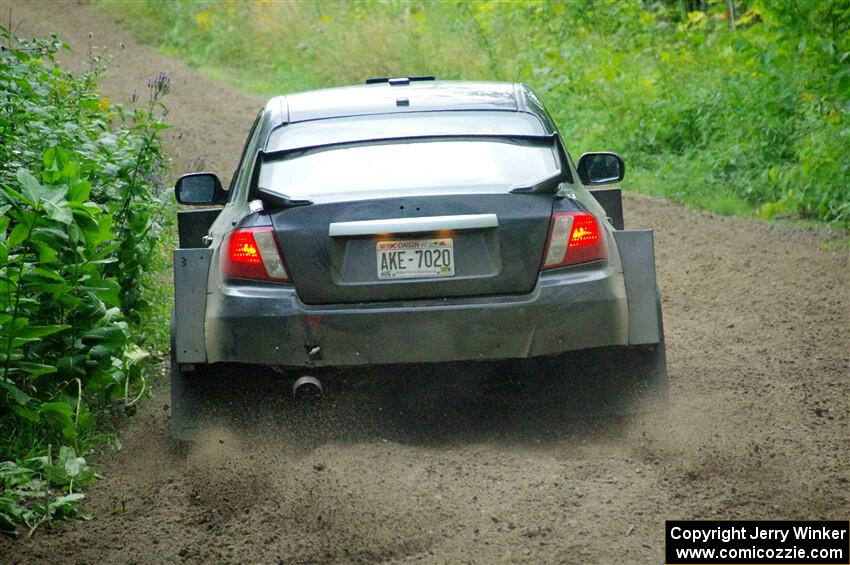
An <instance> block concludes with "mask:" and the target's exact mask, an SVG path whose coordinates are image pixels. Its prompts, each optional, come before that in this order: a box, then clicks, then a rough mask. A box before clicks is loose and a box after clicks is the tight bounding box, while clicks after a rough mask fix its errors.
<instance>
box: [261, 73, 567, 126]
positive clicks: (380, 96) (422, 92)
mask: <svg viewBox="0 0 850 565" xmlns="http://www.w3.org/2000/svg"><path fill="white" fill-rule="evenodd" d="M462 110H472V111H475V110H490V111H505V112H525V113H529V114H532V115H535V116H536V117H537V118H538V119H540V121H541V122H542V123H543V126H544V129H545V130H546V131H547V133H549V134H551V133H554V132H555V131H556V129H555V126H554V123H553V122H552V120H551V118H550V117H549V114H548V113H547V112H546V110H545V108H544V107H543V105H542V103H541V102H540V101H539V99H538V98H537V96H536V95H535V94H534V93H533V92H532V91H531V89H530V88H528V87H527V86H526V85H524V84H518V83H509V82H473V81H441V80H427V81H418V80H417V81H405V80H400V81H395V80H394V81H387V82H379V83H375V84H364V85H358V86H346V87H340V88H327V89H323V90H313V91H309V92H300V93H297V94H288V95H285V96H276V97H274V98H272V99H271V100H269V102H268V104H267V105H266V114H267V116H268V117H269V118H270V119H271V121H272V122H273V123H271V124H269V125H270V126H271V127H276V126H279V125H284V124H292V123H298V122H305V121H310V120H322V119H328V118H341V117H350V116H364V115H376V114H392V113H396V114H398V113H409V112H438V111H462ZM274 122H276V123H274Z"/></svg>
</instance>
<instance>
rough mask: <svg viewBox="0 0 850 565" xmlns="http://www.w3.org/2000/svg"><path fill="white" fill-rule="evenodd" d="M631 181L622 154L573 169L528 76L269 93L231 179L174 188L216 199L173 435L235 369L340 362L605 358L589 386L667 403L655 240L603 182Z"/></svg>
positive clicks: (206, 226) (178, 343) (180, 253)
mask: <svg viewBox="0 0 850 565" xmlns="http://www.w3.org/2000/svg"><path fill="white" fill-rule="evenodd" d="M624 172H625V166H624V164H623V160H622V159H621V158H620V157H619V156H618V155H616V154H614V153H585V154H584V155H582V156H581V158H580V159H578V161H577V162H574V161H573V159H572V157H571V156H570V154H569V152H568V151H567V148H566V147H565V144H564V140H563V139H562V138H561V136H560V134H559V133H558V129H557V128H556V126H555V123H554V122H553V120H552V118H551V117H550V115H549V113H548V112H547V111H546V109H545V108H544V107H543V105H542V103H541V101H540V99H539V98H538V97H537V96H536V95H535V94H534V93H533V92H532V90H531V89H530V88H529V87H527V86H525V85H523V84H512V83H502V82H465V81H438V80H434V79H433V78H432V77H403V78H386V79H370V80H369V81H367V84H365V85H358V86H351V87H344V88H332V89H325V90H316V91H312V92H304V93H298V94H291V95H286V96H278V97H275V98H272V99H271V100H269V102H268V103H267V104H266V105H265V107H264V108H263V109H262V110H260V112H259V114H258V115H257V118H256V120H255V122H254V125H253V127H252V128H251V130H250V133H249V135H248V139H247V142H246V144H245V147H244V149H243V151H242V157H241V160H240V162H239V165H238V168H237V170H236V172H235V174H234V175H233V178H232V180H231V181H230V183H229V187H228V188H226V189H225V188H224V187H223V186H222V183H221V182H220V181H219V179H218V177H217V176H216V175H215V174H213V173H208V172H203V173H192V174H188V175H184V176H183V177H181V178H180V179H179V180H178V182H177V184H176V187H175V189H176V196H177V200H178V202H180V203H181V204H184V205H188V206H198V207H203V208H200V209H190V210H185V211H181V212H179V214H178V227H179V249H177V250H176V251H175V253H174V284H175V309H174V319H173V324H172V372H171V381H172V387H171V390H172V404H171V409H172V425H173V433H174V434H175V435H176V436H178V437H187V436H191V435H192V433H193V431H194V430H195V429H196V427H197V426H198V422H199V416H200V414H199V410H200V408H199V399H200V398H202V397H203V395H204V394H205V393H207V383H208V382H209V381H210V379H211V378H212V376H214V375H216V374H217V373H218V372H219V370H220V369H221V368H223V367H227V366H233V364H239V366H250V365H257V366H266V367H271V368H274V369H276V370H277V371H278V372H279V373H280V374H281V375H290V376H292V378H298V381H297V382H296V388H298V387H299V386H301V385H305V386H312V387H320V386H321V380H320V378H321V375H322V374H323V370H326V369H328V368H335V369H339V368H345V367H356V366H376V365H377V366H379V365H387V364H400V363H444V362H454V361H485V360H486V361H493V360H505V361H510V360H515V359H529V358H546V359H548V360H549V361H548V362H549V363H550V366H551V362H552V360H555V362H556V364H557V363H564V364H569V363H570V359H571V355H570V353H571V352H575V351H579V350H594V351H603V352H604V355H603V358H604V359H605V360H606V362H605V363H603V364H600V366H599V367H600V369H599V370H598V371H596V372H595V374H593V375H591V378H593V379H603V380H607V379H610V380H612V382H613V381H615V380H616V379H623V378H626V379H627V380H630V381H632V382H637V383H640V387H639V388H640V389H641V390H644V391H646V393H647V396H656V397H659V396H664V395H665V394H666V388H667V370H666V359H665V349H664V334H663V328H662V317H661V304H660V299H659V292H658V289H657V286H656V276H655V262H654V250H653V234H652V231H651V230H626V229H624V225H623V212H622V204H621V198H620V189H619V188H616V187H613V188H612V187H605V188H598V187H600V186H603V185H617V184H618V183H619V182H620V181H621V180H622V179H623V175H624ZM612 360H614V361H617V360H619V361H620V362H617V363H612V362H611V361H612ZM603 368H604V369H603ZM234 374H235V375H237V376H236V377H232V378H239V379H246V380H249V379H251V374H252V373H251V371H248V370H246V371H243V372H241V373H239V372H237V373H234ZM299 377H300V378H299ZM281 378H285V377H284V376H282V377H281ZM555 378H557V377H555Z"/></svg>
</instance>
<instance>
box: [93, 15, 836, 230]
mask: <svg viewBox="0 0 850 565" xmlns="http://www.w3.org/2000/svg"><path fill="white" fill-rule="evenodd" d="M100 3H101V5H102V6H103V7H104V8H105V9H107V10H109V11H110V12H111V13H113V14H114V15H116V17H118V18H120V19H122V20H123V21H124V22H125V23H126V24H127V25H129V26H130V27H131V28H134V29H136V30H140V31H141V32H142V34H143V35H144V37H145V38H147V39H148V40H151V41H155V42H158V43H159V44H161V45H162V46H163V47H164V48H165V49H166V50H167V51H168V52H171V53H173V54H176V55H179V56H181V57H184V58H186V59H187V60H188V61H189V62H190V63H192V64H195V65H198V66H202V67H204V68H207V69H208V70H210V71H211V72H213V73H214V74H216V75H218V76H222V77H225V78H228V79H229V80H231V81H233V82H234V83H235V84H237V85H239V86H242V87H248V88H251V89H252V90H255V91H260V92H264V93H275V94H277V93H281V92H289V91H295V90H304V89H311V88H320V87H326V86H336V85H342V84H351V83H359V82H361V81H362V80H363V79H364V78H366V77H369V76H403V75H408V74H429V73H430V74H436V75H437V76H439V77H441V78H447V79H455V78H465V79H495V80H512V81H524V82H528V83H530V84H531V85H532V86H534V88H535V90H537V91H538V92H539V93H540V94H541V96H542V97H543V99H544V100H545V102H546V104H547V106H548V107H549V109H550V111H552V113H553V115H554V118H555V120H556V122H557V123H558V124H559V126H560V128H561V131H562V133H563V134H564V137H565V139H566V140H567V143H568V146H569V147H570V148H571V149H572V150H574V151H575V150H579V151H586V150H599V149H611V150H615V151H619V152H621V153H622V154H623V156H624V157H625V158H626V159H627V161H628V163H629V165H630V175H629V178H630V185H628V184H627V187H628V186H633V187H635V188H637V189H639V190H642V191H647V192H652V193H655V194H661V195H664V196H667V197H669V198H672V199H674V200H678V201H682V202H686V203H689V204H693V205H697V206H702V207H707V208H709V209H713V210H716V211H719V212H722V213H735V214H741V213H752V212H754V211H758V212H759V213H761V214H762V215H763V216H765V217H772V216H775V215H792V216H799V217H805V218H816V219H821V220H826V221H833V222H836V223H839V224H840V225H843V226H847V225H848V222H850V197H848V191H847V190H846V188H845V184H846V179H847V178H848V174H850V154H848V151H847V149H846V148H847V147H848V146H850V143H848V142H850V0H821V1H817V2H815V1H812V2H800V1H798V0H771V1H769V2H768V1H766V0H734V1H731V2H729V1H727V0H705V1H698V0H622V1H617V2H600V1H599V0H569V1H566V0H563V1H561V0H546V1H536V2H534V1H529V2H499V1H496V0H475V1H471V2H465V1H464V2H461V1H446V2H429V1H425V0H415V1H402V0H385V1H382V2H371V1H367V0H360V1H352V2H307V1H305V2H297V3H292V2H286V3H284V2H281V3H277V2H237V1H235V0H226V1H212V0H182V1H175V2H168V3H162V2H158V1H156V0H146V1H144V2H134V3H131V4H127V3H125V2H120V3H117V4H116V3H114V2H113V1H112V0H101V1H100ZM730 6H731V7H732V8H733V12H729V11H728V10H729V8H730ZM702 9H704V11H701V10H702ZM634 173H637V174H634ZM635 179H637V180H639V181H640V182H639V183H638V182H635Z"/></svg>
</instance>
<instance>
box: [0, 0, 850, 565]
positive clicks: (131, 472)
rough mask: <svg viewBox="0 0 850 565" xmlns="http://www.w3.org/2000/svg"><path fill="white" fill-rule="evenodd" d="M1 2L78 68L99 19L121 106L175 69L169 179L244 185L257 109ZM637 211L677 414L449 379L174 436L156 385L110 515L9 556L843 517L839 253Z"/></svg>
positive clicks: (795, 230) (117, 479)
mask: <svg viewBox="0 0 850 565" xmlns="http://www.w3.org/2000/svg"><path fill="white" fill-rule="evenodd" d="M9 6H12V7H13V12H12V19H13V22H15V23H16V24H19V25H18V27H17V33H18V34H19V35H30V34H43V33H46V32H50V31H55V32H58V33H60V34H61V36H62V37H63V38H64V39H65V40H66V41H67V42H68V43H69V44H70V45H71V46H72V47H73V49H74V51H73V52H72V53H66V54H64V55H63V60H64V61H66V62H67V63H68V65H70V66H71V68H79V67H80V65H82V64H83V60H84V55H85V53H86V51H87V49H88V45H89V41H90V40H89V34H90V33H91V34H92V39H91V44H92V45H93V46H96V47H97V46H101V45H107V46H108V47H109V49H110V52H111V53H112V54H113V55H114V61H113V64H112V67H111V70H110V72H109V74H108V76H107V77H106V79H105V80H104V82H103V91H104V93H105V94H107V95H109V96H110V97H111V98H112V99H113V100H115V101H119V102H120V101H124V100H127V98H128V97H129V95H130V94H131V93H132V92H133V90H134V89H137V90H138V91H139V92H144V91H145V88H146V84H147V79H148V78H150V77H151V76H152V75H154V74H155V73H157V72H160V71H167V72H168V73H169V75H170V77H171V80H172V83H173V92H172V93H171V94H170V95H169V96H168V98H167V102H168V103H169V105H170V106H171V115H170V120H171V122H172V123H174V124H175V126H176V128H175V129H174V130H173V131H172V133H171V134H170V138H169V150H170V152H171V154H172V155H173V156H174V159H175V169H176V172H177V173H180V172H182V168H183V167H185V165H186V162H188V161H189V160H190V159H193V158H195V157H198V156H206V157H208V159H209V162H210V168H212V169H214V170H217V171H219V172H220V173H221V174H222V176H223V177H229V173H230V171H232V169H233V167H234V166H235V160H236V158H237V157H238V155H239V151H240V148H241V144H242V142H243V139H244V136H245V135H246V132H247V129H248V127H249V126H250V123H251V120H252V118H253V116H254V115H255V113H256V111H257V109H258V108H259V107H260V105H261V103H262V99H260V98H258V97H255V96H251V95H248V94H245V93H243V92H239V91H237V90H235V89H233V88H232V87H230V86H228V85H226V84H223V83H220V82H217V81H215V80H213V79H211V78H208V77H206V76H204V75H202V74H200V73H199V72H197V71H196V70H193V69H192V68H190V67H188V66H187V65H185V64H184V63H182V62H179V61H176V60H174V59H170V58H168V57H165V56H163V55H161V54H160V53H158V52H157V51H155V50H153V49H151V48H149V47H147V46H144V45H140V44H138V43H137V42H136V41H134V40H133V38H132V37H130V35H129V34H128V33H127V32H125V31H124V30H122V29H121V28H120V27H118V26H117V25H115V24H114V23H113V22H111V21H110V20H109V19H108V18H107V17H105V16H104V15H103V14H102V13H100V12H99V11H97V10H96V9H94V8H92V7H90V6H88V5H86V4H81V3H75V2H72V3H60V2H49V1H42V2H15V3H13V4H10V3H9V2H2V1H0V13H2V14H3V19H4V20H5V19H6V17H7V13H8V12H7V8H8V7H9ZM121 42H123V43H124V45H125V47H124V48H123V49H122V48H121V47H120V43H121ZM575 149H576V150H584V149H589V148H575ZM625 209H626V223H627V224H628V225H629V226H631V227H651V228H653V229H654V230H655V233H656V245H657V263H658V269H659V283H660V286H661V290H662V294H663V305H664V317H665V326H666V330H667V350H668V359H669V369H670V379H671V406H670V409H669V410H668V411H667V412H665V413H661V414H653V413H648V414H643V415H641V416H639V417H634V418H628V419H623V418H609V419H594V418H590V417H582V416H580V415H576V414H575V413H573V412H572V411H570V410H565V409H564V408H563V407H562V406H560V404H559V403H558V402H554V403H553V402H543V401H538V398H540V396H545V395H539V394H537V393H538V392H539V391H535V390H534V388H533V387H532V388H531V389H524V388H522V387H519V388H517V389H516V390H514V389H511V388H510V387H507V388H506V389H504V390H500V389H499V387H498V386H496V387H495V389H496V390H493V386H492V383H490V384H489V385H488V387H489V388H487V387H485V388H486V390H485V391H484V392H482V393H479V390H480V389H479V388H478V387H475V386H466V387H464V386H462V385H458V386H454V385H453V384H452V375H445V374H440V371H439V370H437V371H432V373H436V374H431V375H408V374H406V373H405V374H403V375H399V379H405V380H408V379H409V381H410V382H408V383H406V384H405V385H398V386H397V387H385V388H383V389H381V388H380V387H378V386H376V385H375V383H372V384H371V385H370V384H369V383H366V385H365V386H361V387H360V388H358V387H356V386H354V387H350V388H349V389H348V390H347V393H346V394H343V395H341V396H340V397H337V398H336V399H335V400H334V401H333V402H331V403H329V406H324V407H322V408H320V409H314V410H312V411H310V410H307V411H303V410H294V411H292V413H290V414H289V415H288V416H287V421H286V429H289V430H292V429H294V430H295V433H287V432H285V430H283V429H282V428H283V426H281V427H277V428H275V427H274V426H272V427H271V428H270V429H269V430H268V431H267V433H265V434H261V435H260V436H253V437H251V438H249V439H242V438H241V437H238V436H237V435H236V434H234V433H233V432H232V431H231V430H227V429H224V428H219V429H212V430H210V433H209V434H208V436H207V437H206V438H205V439H204V441H202V442H200V443H199V444H198V445H196V446H194V447H193V448H191V449H181V448H180V446H177V445H175V444H174V443H172V442H171V440H170V439H169V437H168V434H167V419H168V411H167V404H168V390H167V386H166V385H165V384H162V385H161V386H160V387H159V388H158V389H157V390H156V391H155V395H154V398H153V399H151V400H149V401H147V402H146V404H145V405H144V406H143V407H142V408H141V409H140V410H139V412H138V413H137V414H136V416H135V417H133V418H131V419H129V421H128V423H127V425H126V426H125V429H124V430H123V432H122V435H121V441H122V443H123V449H122V450H120V451H118V452H105V453H102V454H99V455H97V456H96V457H95V459H96V461H97V463H98V468H99V471H100V473H101V474H102V475H103V476H104V478H103V479H102V480H100V481H99V482H98V483H97V485H96V486H94V487H93V488H92V489H90V491H89V502H88V506H87V510H89V511H91V512H93V513H94V516H95V517H94V519H93V520H91V521H88V522H71V523H65V524H59V525H58V526H56V527H52V528H45V529H44V530H43V531H40V532H39V533H37V535H36V536H34V538H33V539H30V540H16V541H13V540H9V539H0V555H2V558H0V561H2V562H4V563H35V562H56V563H58V562H64V563H177V562H186V563H219V562H239V563H273V562H281V563H327V562H339V563H344V562H376V561H389V562H424V563H456V562H474V563H494V562H527V563H582V564H588V563H589V564H596V563H599V564H604V563H611V564H613V563H625V564H629V563H661V562H663V531H664V520H666V519H679V518H681V519H687V518H690V519H711V518H717V519H758V518H764V519H768V518H769V519H794V518H807V519H835V520H839V519H841V520H846V519H847V518H848V508H850V501H848V492H850V485H848V465H849V464H850V442H849V441H848V436H850V434H848V397H850V395H848V393H850V378H848V377H850V359H849V357H850V315H848V313H850V304H848V301H850V268H849V267H850V265H848V251H847V246H846V243H842V242H841V239H840V237H838V236H836V234H834V233H830V232H829V231H827V230H824V229H812V228H808V229H804V228H799V227H792V226H789V225H784V224H776V223H764V222H760V221H756V220H753V219H742V218H729V217H721V216H717V215H713V214H709V213H705V212H695V211H691V210H688V209H685V208H682V207H681V206H678V205H675V204H671V203H668V202H665V201H663V200H657V199H650V198H645V197H638V196H632V195H629V196H627V198H626V201H625ZM428 378H432V379H436V380H437V381H438V382H439V383H440V385H439V387H438V388H435V389H434V390H435V391H437V392H433V393H432V394H431V395H430V396H427V395H425V396H427V397H426V398H423V394H422V393H421V389H419V388H417V387H416V386H415V385H416V383H418V382H425V381H427V379H428ZM467 380H468V379H467ZM512 386H513V385H512ZM373 388H374V389H380V390H379V393H378V394H371V393H370V390H371V389H373ZM481 390H484V389H481ZM398 392H403V393H409V394H397V393H398ZM514 400H515V401H514Z"/></svg>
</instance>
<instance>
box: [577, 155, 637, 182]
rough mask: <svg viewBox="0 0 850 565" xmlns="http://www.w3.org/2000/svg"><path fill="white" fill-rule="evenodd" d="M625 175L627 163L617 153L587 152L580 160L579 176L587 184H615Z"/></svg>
mask: <svg viewBox="0 0 850 565" xmlns="http://www.w3.org/2000/svg"><path fill="white" fill-rule="evenodd" d="M625 175H626V164H625V163H624V162H623V159H621V158H620V156H619V155H617V154H616V153H585V154H584V155H582V156H581V159H579V160H578V176H579V178H580V179H581V183H582V184H585V185H598V184H613V183H617V182H620V181H621V180H623V177H624V176H625Z"/></svg>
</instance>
